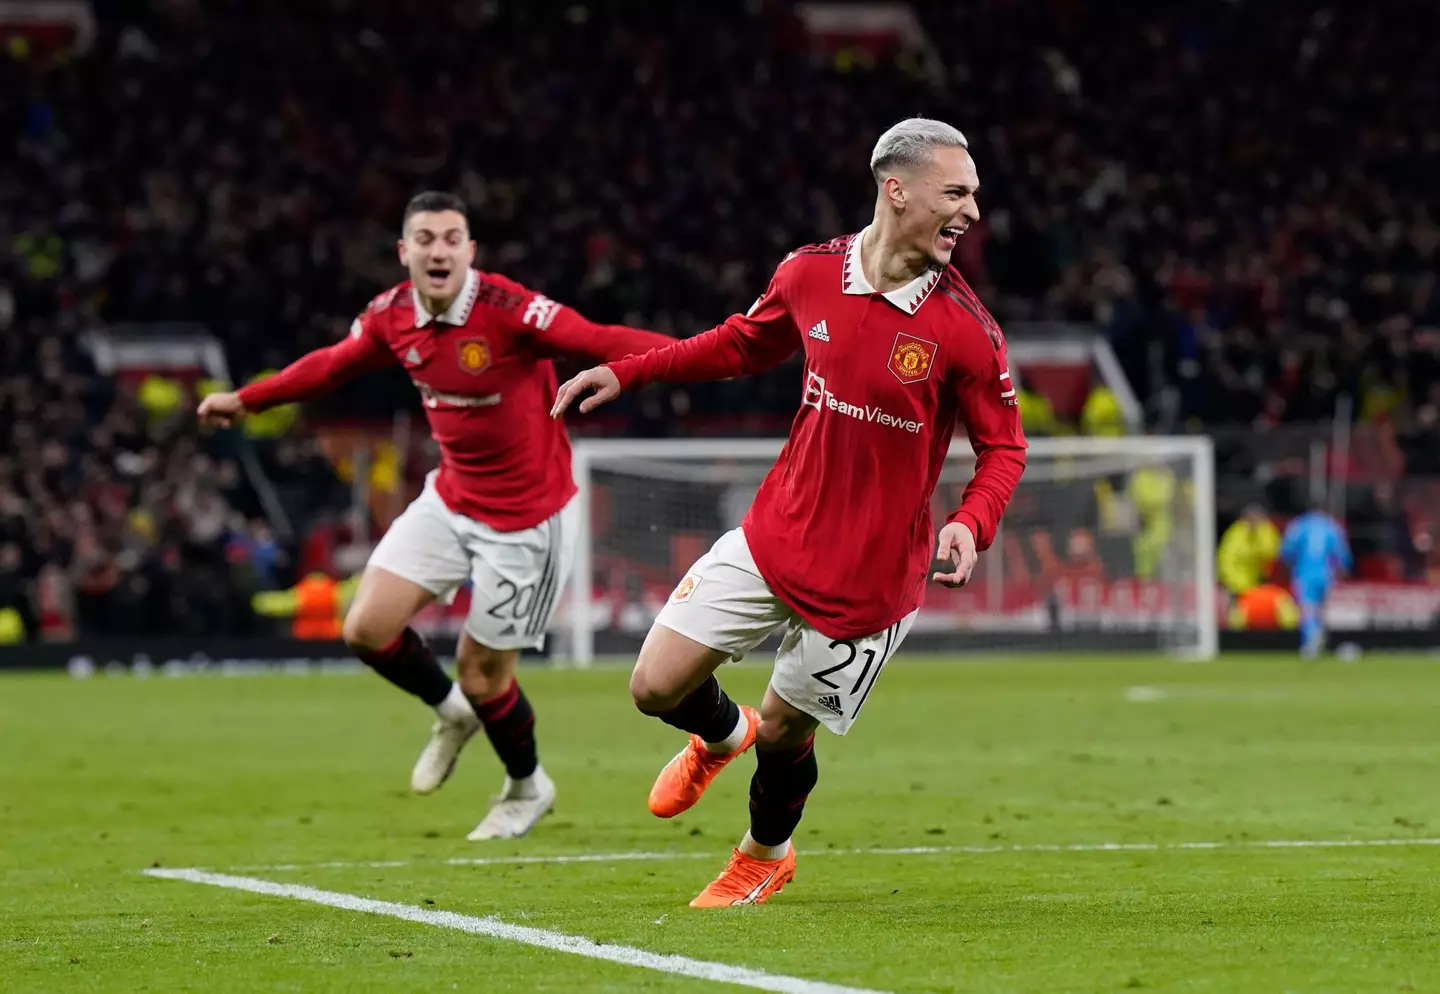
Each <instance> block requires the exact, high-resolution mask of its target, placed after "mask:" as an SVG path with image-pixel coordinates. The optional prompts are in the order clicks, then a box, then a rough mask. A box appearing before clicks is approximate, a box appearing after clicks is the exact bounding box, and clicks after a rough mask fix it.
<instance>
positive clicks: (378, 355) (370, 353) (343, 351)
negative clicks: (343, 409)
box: [199, 319, 392, 420]
mask: <svg viewBox="0 0 1440 994" xmlns="http://www.w3.org/2000/svg"><path fill="white" fill-rule="evenodd" d="M391 361H392V357H391V355H390V351H389V349H387V348H386V347H385V344H384V343H383V342H381V341H380V339H379V338H378V336H376V335H375V334H373V333H372V332H371V331H370V330H369V329H368V328H366V327H365V326H364V325H363V324H362V320H361V319H357V320H356V322H355V324H354V325H352V326H351V331H350V334H349V335H348V336H347V337H346V338H345V339H344V340H343V341H340V342H336V343H335V344H334V345H330V346H327V347H326V348H323V349H316V350H315V351H314V352H310V353H308V354H306V355H303V356H301V357H300V358H299V359H296V360H295V361H294V362H292V363H291V364H290V365H288V366H286V367H285V368H284V369H282V370H280V372H278V373H276V374H275V375H274V376H267V377H266V378H265V379H263V380H259V381H257V382H255V383H251V384H248V385H246V386H244V387H241V388H240V389H239V390H238V391H236V392H235V393H234V394H233V395H231V396H233V397H234V398H235V402H238V404H239V409H238V410H235V408H234V402H231V401H228V400H226V401H218V402H216V404H214V405H212V408H211V412H210V413H211V415H212V416H228V417H229V418H231V419H232V420H233V418H235V417H238V416H241V415H243V414H245V413H247V412H248V413H255V412H258V411H263V410H266V409H267V408H271V407H279V406H280V405H281V404H294V403H298V402H300V401H306V400H314V399H315V398H316V397H323V396H324V395H325V394H327V393H329V392H330V391H332V390H334V389H335V388H336V387H338V386H340V385H341V384H342V383H345V382H346V381H347V380H350V379H352V378H354V377H356V376H359V375H360V374H361V373H364V372H367V371H369V370H373V369H379V368H381V367H382V366H385V365H387V364H389V363H390V362H391ZM212 396H220V395H218V394H217V395H212ZM210 399H211V398H209V397H207V398H206V401H209V400H210ZM227 411H228V412H229V413H228V415H225V412H227ZM199 413H200V415H201V417H202V418H203V417H205V416H206V413H207V412H206V406H205V404H204V403H202V404H201V405H200V411H199Z"/></svg>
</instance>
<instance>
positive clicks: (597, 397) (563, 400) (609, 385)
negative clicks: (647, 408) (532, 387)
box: [550, 366, 620, 418]
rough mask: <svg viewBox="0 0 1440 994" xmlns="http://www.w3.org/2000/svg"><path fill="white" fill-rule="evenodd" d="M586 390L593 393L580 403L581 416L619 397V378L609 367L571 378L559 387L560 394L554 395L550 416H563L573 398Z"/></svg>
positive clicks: (590, 370)
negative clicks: (553, 404)
mask: <svg viewBox="0 0 1440 994" xmlns="http://www.w3.org/2000/svg"><path fill="white" fill-rule="evenodd" d="M587 390H594V391H595V393H594V394H592V395H591V396H589V397H586V398H585V399H584V400H582V401H580V413H581V414H586V413H588V412H590V411H593V410H595V408H597V407H599V406H600V405H601V404H605V403H608V402H610V401H612V400H614V399H615V398H616V397H618V396H620V378H619V377H618V376H616V375H615V373H614V371H613V370H612V369H610V367H609V366H596V367H595V368H594V369H587V370H585V372H583V373H581V374H580V375H579V376H573V377H571V378H570V379H568V380H566V381H565V383H564V384H562V385H561V387H560V392H559V393H557V394H556V395H555V406H553V407H551V408H550V416H551V417H552V418H558V417H559V416H560V415H562V414H564V413H565V409H566V408H567V407H569V406H570V405H571V404H572V403H574V401H575V398H577V397H579V396H580V395H581V394H583V393H584V392H585V391H587Z"/></svg>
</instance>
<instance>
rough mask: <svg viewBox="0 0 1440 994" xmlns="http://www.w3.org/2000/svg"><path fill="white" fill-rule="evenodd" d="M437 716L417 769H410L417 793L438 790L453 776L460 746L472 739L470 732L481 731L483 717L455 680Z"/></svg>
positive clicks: (417, 763) (463, 746) (411, 783)
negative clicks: (453, 686)
mask: <svg viewBox="0 0 1440 994" xmlns="http://www.w3.org/2000/svg"><path fill="white" fill-rule="evenodd" d="M435 713H436V714H437V715H438V717H437V718H436V719H435V724H434V725H433V726H431V728H430V741H429V742H426V743H425V748H424V750H423V751H422V752H421V753H420V758H419V759H417V760H416V761H415V769H413V770H411V771H410V789H411V790H413V791H415V793H417V794H428V793H430V792H431V791H433V790H437V789H438V788H439V787H440V785H441V784H442V783H444V782H445V781H446V780H448V779H450V774H451V773H453V772H454V771H455V761H456V760H457V759H459V758H460V750H461V749H464V748H465V743H467V742H469V741H470V736H472V735H474V734H475V733H476V732H478V731H480V719H479V718H477V717H476V716H475V710H474V708H472V707H471V706H470V702H469V701H467V700H466V699H465V695H464V694H462V693H460V685H459V684H456V685H455V688H454V690H452V691H451V694H450V697H447V698H446V699H445V700H444V701H442V702H441V704H440V706H439V707H438V708H436V709H435Z"/></svg>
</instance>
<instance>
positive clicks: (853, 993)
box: [143, 867, 886, 994]
mask: <svg viewBox="0 0 1440 994" xmlns="http://www.w3.org/2000/svg"><path fill="white" fill-rule="evenodd" d="M143 872H144V873H145V874H146V876H151V877H159V878H160V879H162V880H183V881H185V882H187V883H192V884H208V885H209V886H211V887H223V888H225V889H227V890H242V891H249V892H250V893H252V894H264V895H266V896H268V897H288V898H290V899H291V900H294V901H308V902H309V903H311V904H323V905H325V906H327V907H331V908H340V909H342V910H344V911H362V912H365V913H366V914H371V915H385V916H387V917H390V918H400V919H402V920H404V921H411V922H419V923H421V924H422V925H433V926H435V927H436V928H450V929H455V930H456V931H459V932H469V933H470V934H471V935H483V936H488V937H489V938H492V939H503V940H505V941H506V942H519V943H523V944H524V945H527V946H538V947H539V948H541V949H552V950H554V951H556V952H561V953H570V954H572V955H575V956H585V957H587V958H589V959H601V960H608V961H609V962H611V963H620V964H623V965H625V966H634V967H640V968H642V969H645V970H658V971H659V972H661V973H669V974H674V975H676V976H681V977H694V978H696V979H699V980H713V981H714V982H715V983H717V984H733V985H736V986H739V987H753V988H755V989H756V990H762V991H776V992H779V994H886V992H884V991H876V990H871V989H869V988H864V987H845V986H842V985H840V984H828V983H825V982H823V981H819V980H805V979H803V978H801V977H787V976H784V975H783V974H778V973H766V972H765V971H763V970H752V969H750V968H749V967H743V966H731V965H730V964H728V963H713V962H709V961H707V960H698V959H690V958H689V957H688V956H676V955H664V954H661V953H652V952H647V951H646V950H644V949H636V948H634V947H632V946H617V945H610V944H608V943H604V944H602V943H598V942H595V941H594V940H593V939H587V938H585V937H584V936H579V935H566V934H565V933H564V932H552V931H550V930H549V929H545V928H531V927H530V926H528V925H511V924H510V923H509V922H503V921H501V920H500V919H498V918H495V917H493V916H490V915H487V916H485V917H483V918H481V917H478V916H475V915H462V914H460V913H458V912H455V911H437V910H435V909H433V908H421V907H417V906H415V905H413V904H396V903H394V902H392V901H377V900H374V899H372V898H368V897H360V896H358V895H356V894H344V893H341V892H339V891H333V890H320V889H319V888H316V887H307V886H305V885H304V884H282V883H277V882H275V881H273V880H261V879H259V878H257V877H236V876H231V875H230V874H227V873H209V872H206V871H204V870H195V869H159V868H154V867H152V868H150V869H147V870H144V871H143Z"/></svg>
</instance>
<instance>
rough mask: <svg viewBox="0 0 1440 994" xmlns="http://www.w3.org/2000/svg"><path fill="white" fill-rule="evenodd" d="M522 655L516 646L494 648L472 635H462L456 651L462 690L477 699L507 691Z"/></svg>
mask: <svg viewBox="0 0 1440 994" xmlns="http://www.w3.org/2000/svg"><path fill="white" fill-rule="evenodd" d="M519 657H520V653H519V652H517V651H515V650H514V649H492V648H490V647H489V646H488V645H481V644H480V643H479V642H476V641H475V640H474V639H472V638H469V637H465V638H462V639H461V640H460V645H459V648H458V649H457V650H456V653H455V668H456V671H457V672H458V673H459V676H460V689H461V690H462V691H463V692H464V693H465V696H466V697H468V698H470V699H471V700H477V701H483V700H488V699H489V698H491V697H494V696H496V695H497V694H501V693H504V692H505V690H506V689H508V688H509V686H510V681H511V680H513V679H514V678H515V664H516V662H517V661H518V660H519Z"/></svg>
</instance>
